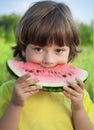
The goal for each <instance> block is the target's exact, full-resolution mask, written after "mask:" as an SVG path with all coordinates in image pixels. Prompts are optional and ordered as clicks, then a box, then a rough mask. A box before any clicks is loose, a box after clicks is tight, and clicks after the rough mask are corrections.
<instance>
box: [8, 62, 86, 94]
mask: <svg viewBox="0 0 94 130" xmlns="http://www.w3.org/2000/svg"><path fill="white" fill-rule="evenodd" d="M7 66H8V68H9V69H10V70H11V72H13V73H14V74H15V75H16V76H18V77H20V76H22V75H24V74H26V73H27V72H29V73H31V75H32V77H36V78H38V79H39V80H40V84H41V85H42V86H43V90H44V91H55V92H59V91H61V90H62V87H63V86H69V84H68V81H73V82H76V81H75V78H76V77H78V78H80V79H81V80H82V81H85V80H86V78H87V77H88V72H87V71H86V70H83V69H80V68H78V67H75V66H72V65H69V64H64V65H57V66H55V67H51V68H46V67H42V66H40V65H39V64H34V63H31V62H23V61H17V60H8V61H7Z"/></svg>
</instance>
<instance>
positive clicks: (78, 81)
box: [76, 78, 84, 89]
mask: <svg viewBox="0 0 94 130" xmlns="http://www.w3.org/2000/svg"><path fill="white" fill-rule="evenodd" d="M76 81H77V84H78V85H79V86H80V88H82V89H84V82H82V81H81V80H80V79H78V78H76Z"/></svg>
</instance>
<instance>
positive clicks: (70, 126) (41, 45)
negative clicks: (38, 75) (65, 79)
mask: <svg viewBox="0 0 94 130" xmlns="http://www.w3.org/2000/svg"><path fill="white" fill-rule="evenodd" d="M16 38H17V45H16V46H15V47H13V50H14V57H19V58H20V59H21V60H23V59H25V60H26V61H31V62H33V63H38V64H40V65H41V66H43V67H53V66H56V65H57V64H65V63H68V62H69V61H70V60H71V59H73V58H74V57H75V56H76V54H77V53H78V52H79V49H78V45H79V35H78V32H77V29H76V27H75V24H74V21H73V18H72V14H71V11H70V9H69V7H68V6H67V5H65V4H64V3H57V2H54V1H40V2H37V3H36V4H34V5H33V6H31V7H30V8H29V9H28V10H27V12H26V13H25V15H24V16H23V17H22V19H21V21H20V22H19V25H18V28H17V37H16ZM76 80H77V83H78V84H75V83H72V82H69V84H70V86H71V87H72V88H73V89H72V88H69V87H66V86H65V87H64V91H62V92H60V93H58V92H57V93H55V92H43V91H40V89H41V88H42V86H32V84H34V83H35V82H39V81H38V79H34V78H32V76H31V75H30V74H28V73H27V74H25V75H24V76H22V77H20V78H18V79H17V80H16V81H15V80H12V81H8V82H7V83H5V84H3V85H2V86H1V87H0V117H1V119H0V130H94V127H93V125H94V118H93V114H94V113H93V112H94V109H93V103H92V101H91V100H90V98H89V95H88V93H87V92H86V90H85V89H84V83H83V82H82V81H81V80H80V79H76Z"/></svg>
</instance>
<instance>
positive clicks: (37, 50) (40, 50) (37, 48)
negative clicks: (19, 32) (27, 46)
mask: <svg viewBox="0 0 94 130" xmlns="http://www.w3.org/2000/svg"><path fill="white" fill-rule="evenodd" d="M33 49H34V51H35V52H43V48H39V47H36V48H33Z"/></svg>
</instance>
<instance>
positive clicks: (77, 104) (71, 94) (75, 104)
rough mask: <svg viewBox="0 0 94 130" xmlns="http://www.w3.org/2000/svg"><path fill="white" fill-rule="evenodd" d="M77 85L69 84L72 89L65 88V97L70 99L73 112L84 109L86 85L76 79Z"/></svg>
mask: <svg viewBox="0 0 94 130" xmlns="http://www.w3.org/2000/svg"><path fill="white" fill-rule="evenodd" d="M76 81H77V83H73V82H69V84H70V86H71V88H69V87H64V95H65V96H66V97H68V98H70V100H71V103H72V109H73V110H79V109H82V108H83V98H84V83H83V82H82V81H81V80H80V79H76Z"/></svg>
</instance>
